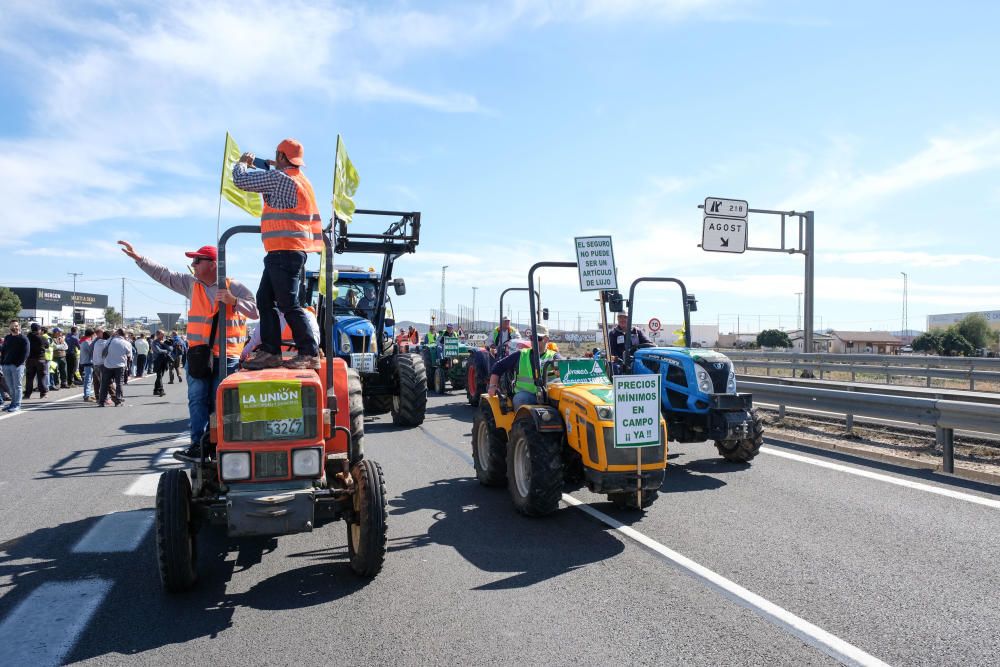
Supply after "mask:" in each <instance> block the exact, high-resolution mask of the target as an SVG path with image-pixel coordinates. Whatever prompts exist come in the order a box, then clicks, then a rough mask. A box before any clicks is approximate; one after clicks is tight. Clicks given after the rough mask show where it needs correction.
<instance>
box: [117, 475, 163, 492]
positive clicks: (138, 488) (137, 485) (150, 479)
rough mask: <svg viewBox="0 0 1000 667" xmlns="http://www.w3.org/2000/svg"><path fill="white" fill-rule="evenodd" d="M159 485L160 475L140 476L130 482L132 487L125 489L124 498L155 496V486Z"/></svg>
mask: <svg viewBox="0 0 1000 667" xmlns="http://www.w3.org/2000/svg"><path fill="white" fill-rule="evenodd" d="M159 483H160V473H158V472H151V473H147V474H145V475H140V476H139V479H137V480H135V481H134V482H132V486H130V487H128V488H127V489H125V495H126V496H149V497H150V498H152V497H155V496H156V485H157V484H159Z"/></svg>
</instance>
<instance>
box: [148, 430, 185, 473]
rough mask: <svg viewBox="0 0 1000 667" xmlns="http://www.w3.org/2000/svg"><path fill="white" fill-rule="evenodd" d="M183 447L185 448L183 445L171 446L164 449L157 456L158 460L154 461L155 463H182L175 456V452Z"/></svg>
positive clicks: (158, 465)
mask: <svg viewBox="0 0 1000 667" xmlns="http://www.w3.org/2000/svg"><path fill="white" fill-rule="evenodd" d="M184 438H185V440H186V439H187V436H184ZM172 442H177V441H176V440H174V441H172ZM182 449H184V448H183V447H170V448H168V449H164V450H163V451H162V452H161V453H160V455H159V456H157V457H156V460H154V461H153V465H154V466H157V467H162V466H169V465H174V464H176V465H180V463H181V462H180V461H178V460H177V459H175V458H174V452H179V451H181V450H182Z"/></svg>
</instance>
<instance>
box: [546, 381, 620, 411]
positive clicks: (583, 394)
mask: <svg viewBox="0 0 1000 667" xmlns="http://www.w3.org/2000/svg"><path fill="white" fill-rule="evenodd" d="M557 387H558V389H557ZM555 392H558V395H557V394H556V393H555ZM549 395H550V396H551V397H552V398H553V399H555V400H557V401H558V400H562V397H565V396H572V397H574V398H575V399H577V400H578V401H580V402H582V403H589V404H591V405H594V406H598V405H611V404H613V403H614V402H615V397H614V389H613V388H612V387H611V385H610V384H606V383H600V384H599V383H594V384H589V383H587V384H572V385H559V384H557V383H552V384H550V385H549Z"/></svg>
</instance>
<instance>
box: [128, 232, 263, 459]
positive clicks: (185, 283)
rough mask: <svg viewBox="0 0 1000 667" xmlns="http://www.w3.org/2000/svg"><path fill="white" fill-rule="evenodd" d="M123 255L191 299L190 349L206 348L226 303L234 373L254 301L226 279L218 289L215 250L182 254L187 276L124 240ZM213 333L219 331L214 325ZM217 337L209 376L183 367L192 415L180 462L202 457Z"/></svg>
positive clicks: (205, 248) (255, 314) (228, 351)
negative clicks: (187, 443)
mask: <svg viewBox="0 0 1000 667" xmlns="http://www.w3.org/2000/svg"><path fill="white" fill-rule="evenodd" d="M118 244H119V245H121V246H122V252H124V253H125V254H126V255H128V256H129V257H131V258H132V259H134V260H135V263H136V264H138V265H139V268H140V269H142V270H143V271H144V272H145V273H146V275H148V276H149V277H150V278H152V279H153V280H155V281H156V282H158V283H160V284H161V285H163V286H164V287H166V288H168V289H171V290H173V291H174V292H177V293H178V294H180V295H183V296H184V297H185V298H187V299H189V300H190V303H191V307H190V308H189V309H188V312H187V320H188V324H187V339H188V345H189V346H190V347H191V348H194V347H197V346H200V345H208V344H209V339H210V338H211V336H212V335H211V331H212V321H213V320H214V319H215V318H216V316H217V315H218V313H219V304H225V305H226V308H225V313H226V340H225V341H224V344H225V346H226V347H225V350H226V353H225V360H226V368H227V370H228V372H229V373H234V372H236V368H237V367H238V366H239V362H240V351H241V350H242V349H243V341H245V340H246V337H247V320H248V319H250V320H255V319H257V317H258V312H257V302H256V301H255V300H254V296H253V293H252V292H251V291H250V290H249V289H247V287H246V285H243V284H242V283H240V282H238V281H236V280H232V279H231V278H226V287H225V288H223V289H219V288H218V285H217V280H218V273H217V271H218V266H217V264H216V260H217V258H218V252H217V251H216V249H215V246H211V245H206V246H202V247H201V248H199V249H198V250H194V251H192V252H187V253H184V254H185V255H186V256H187V257H189V258H191V260H192V261H191V273H179V272H176V271H171V270H170V269H168V268H167V267H165V266H163V265H161V264H157V263H156V262H154V261H153V260H151V259H149V258H148V257H143V256H142V255H140V254H139V253H137V252H136V251H135V250H134V249H133V248H132V244H131V243H129V242H128V241H119V242H118ZM216 330H217V333H218V332H221V331H222V328H221V327H220V326H218V325H216ZM221 344H223V341H220V340H219V337H218V335H216V337H215V341H214V344H213V347H214V350H215V360H214V362H213V367H212V375H211V377H202V378H196V377H192V376H191V373H190V369H188V372H187V373H186V375H187V380H188V412H189V413H190V416H191V446H190V447H188V449H186V450H185V451H184V452H179V453H178V454H177V455H176V456H177V457H178V458H182V459H185V460H191V461H193V460H197V459H200V458H201V455H202V451H201V443H202V439H203V438H204V436H205V435H206V433H207V432H208V417H209V415H211V414H212V412H213V411H214V410H215V391H216V389H218V387H219V373H218V371H219V359H220V358H221V357H222V354H221V351H220V350H221Z"/></svg>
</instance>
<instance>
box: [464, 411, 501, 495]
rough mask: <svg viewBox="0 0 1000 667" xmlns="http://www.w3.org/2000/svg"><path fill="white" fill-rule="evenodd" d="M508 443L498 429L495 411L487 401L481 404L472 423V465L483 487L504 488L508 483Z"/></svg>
mask: <svg viewBox="0 0 1000 667" xmlns="http://www.w3.org/2000/svg"><path fill="white" fill-rule="evenodd" d="M506 459H507V443H506V442H504V438H503V433H502V431H500V429H498V428H497V425H496V420H495V419H494V418H493V409H492V408H491V407H490V404H489V403H488V402H487V401H483V402H482V403H480V404H479V413H478V414H477V415H476V418H475V419H474V420H473V422H472V463H473V465H474V466H475V468H476V479H478V480H479V483H480V484H482V485H483V486H503V485H504V484H506V483H507V463H506Z"/></svg>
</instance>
